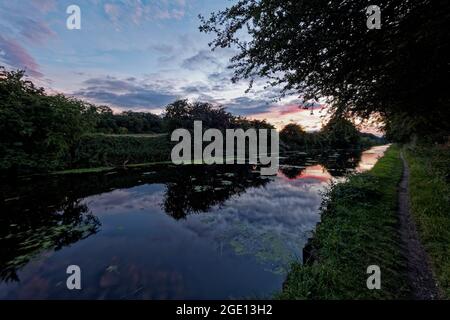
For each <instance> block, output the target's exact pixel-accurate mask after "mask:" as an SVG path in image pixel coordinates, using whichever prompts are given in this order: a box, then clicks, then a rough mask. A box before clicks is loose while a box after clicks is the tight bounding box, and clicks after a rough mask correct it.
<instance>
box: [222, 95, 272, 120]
mask: <svg viewBox="0 0 450 320" xmlns="http://www.w3.org/2000/svg"><path fill="white" fill-rule="evenodd" d="M224 105H225V107H226V108H227V110H228V111H230V112H231V113H234V114H238V115H241V116H247V115H253V114H259V113H265V112H267V111H269V110H270V109H271V107H272V106H273V105H272V104H271V103H270V101H266V100H262V99H252V98H250V97H238V98H234V99H231V100H230V102H227V103H225V104H224Z"/></svg>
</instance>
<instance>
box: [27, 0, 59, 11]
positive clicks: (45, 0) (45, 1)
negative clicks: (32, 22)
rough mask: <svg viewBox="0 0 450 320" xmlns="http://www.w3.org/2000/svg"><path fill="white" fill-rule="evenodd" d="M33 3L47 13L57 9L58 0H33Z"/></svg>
mask: <svg viewBox="0 0 450 320" xmlns="http://www.w3.org/2000/svg"><path fill="white" fill-rule="evenodd" d="M32 4H33V6H34V7H35V8H36V9H37V10H39V11H41V12H42V13H47V12H50V11H54V10H55V9H56V0H32Z"/></svg>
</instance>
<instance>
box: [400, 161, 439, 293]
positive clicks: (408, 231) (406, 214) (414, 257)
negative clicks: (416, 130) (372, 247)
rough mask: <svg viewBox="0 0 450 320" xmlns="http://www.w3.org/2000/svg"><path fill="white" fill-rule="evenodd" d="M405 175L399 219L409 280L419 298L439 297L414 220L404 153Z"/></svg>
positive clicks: (402, 184)
mask: <svg viewBox="0 0 450 320" xmlns="http://www.w3.org/2000/svg"><path fill="white" fill-rule="evenodd" d="M400 156H401V158H402V161H403V176H402V181H401V182H400V188H399V199H398V200H399V210H398V212H399V219H400V235H401V240H402V247H403V249H404V252H405V257H406V259H407V264H408V265H407V267H408V280H409V283H410V286H411V290H412V295H413V298H414V299H417V300H428V299H438V298H439V290H438V288H437V286H436V282H435V281H434V279H433V274H432V272H431V269H430V265H429V262H428V256H427V253H426V252H425V250H424V248H423V246H422V244H421V243H420V241H419V235H418V233H417V228H416V225H415V223H414V221H413V220H412V217H411V212H410V208H409V187H408V185H409V167H408V163H407V162H406V160H405V158H404V157H403V153H402V154H401V155H400Z"/></svg>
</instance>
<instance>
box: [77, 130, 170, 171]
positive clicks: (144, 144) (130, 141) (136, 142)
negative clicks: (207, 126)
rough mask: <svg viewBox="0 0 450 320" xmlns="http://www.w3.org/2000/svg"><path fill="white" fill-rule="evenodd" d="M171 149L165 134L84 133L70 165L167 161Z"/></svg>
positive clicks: (111, 164)
mask: <svg viewBox="0 0 450 320" xmlns="http://www.w3.org/2000/svg"><path fill="white" fill-rule="evenodd" d="M170 150H171V144H170V141H169V139H168V137H167V135H161V134H158V135H105V134H94V135H86V136H83V137H82V138H81V140H80V141H79V143H78V145H77V147H76V149H75V152H74V155H73V158H72V161H71V162H72V165H71V166H70V167H71V169H79V168H81V170H84V169H85V168H111V167H117V166H124V165H131V164H140V163H150V162H159V161H166V160H169V159H170Z"/></svg>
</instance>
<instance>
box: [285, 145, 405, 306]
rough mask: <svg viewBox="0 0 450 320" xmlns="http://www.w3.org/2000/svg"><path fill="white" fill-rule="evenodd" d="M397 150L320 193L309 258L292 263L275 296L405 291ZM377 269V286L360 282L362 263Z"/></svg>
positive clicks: (384, 295) (371, 295)
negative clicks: (379, 275) (318, 216)
mask: <svg viewBox="0 0 450 320" xmlns="http://www.w3.org/2000/svg"><path fill="white" fill-rule="evenodd" d="M401 174H402V164H401V161H400V159H399V149H398V147H396V146H393V147H391V148H390V149H389V150H388V151H387V152H386V154H385V156H384V157H383V158H382V159H381V160H379V161H378V163H377V164H376V165H375V167H374V168H373V169H372V170H371V171H370V172H367V173H363V174H359V175H354V176H351V177H350V178H349V179H348V181H347V182H345V183H340V184H337V185H335V186H334V187H332V188H331V190H330V191H329V192H328V193H326V194H325V195H324V202H323V205H322V208H321V214H322V222H321V223H320V224H319V225H318V227H317V228H316V231H315V233H314V237H313V238H312V240H311V247H312V249H311V250H310V252H311V255H312V257H313V258H312V259H310V260H306V261H304V264H303V265H301V264H299V263H294V264H293V265H292V268H291V271H290V272H289V274H288V277H287V280H286V282H285V284H284V288H283V291H282V292H281V293H280V294H279V295H278V298H281V299H380V298H381V299H398V298H404V297H407V296H408V291H409V288H408V287H407V285H406V283H407V279H406V272H405V269H404V268H405V267H404V266H405V261H404V258H403V257H402V255H401V245H400V236H399V234H398V232H397V231H396V224H397V210H396V204H397V185H398V182H399V181H400V178H401ZM369 265H378V266H380V268H381V270H382V287H381V290H368V289H367V287H366V280H367V277H368V275H367V273H366V270H367V267H368V266H369Z"/></svg>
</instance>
